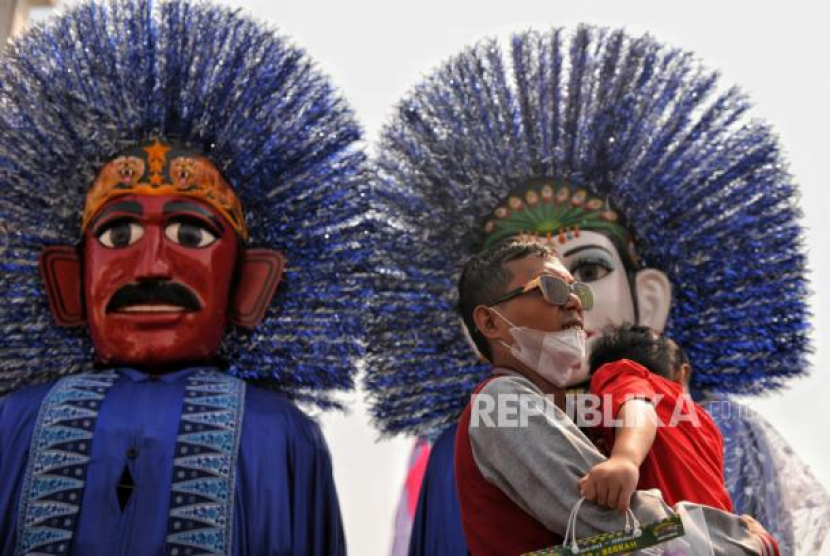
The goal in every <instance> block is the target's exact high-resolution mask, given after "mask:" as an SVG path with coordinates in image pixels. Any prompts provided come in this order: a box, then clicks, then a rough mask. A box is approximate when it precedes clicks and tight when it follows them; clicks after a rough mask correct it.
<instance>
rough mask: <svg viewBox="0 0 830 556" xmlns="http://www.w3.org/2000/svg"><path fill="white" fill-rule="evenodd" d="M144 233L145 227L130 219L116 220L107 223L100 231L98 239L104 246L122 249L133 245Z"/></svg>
mask: <svg viewBox="0 0 830 556" xmlns="http://www.w3.org/2000/svg"><path fill="white" fill-rule="evenodd" d="M143 235H144V228H142V227H141V226H140V225H139V224H136V223H135V222H130V221H129V220H116V221H115V222H112V223H110V224H105V225H104V227H103V229H102V230H100V231H99V232H98V241H100V242H101V245H103V246H104V247H110V248H113V249H120V248H122V247H127V246H128V245H132V244H133V243H135V242H136V241H138V240H139V239H141V236H143Z"/></svg>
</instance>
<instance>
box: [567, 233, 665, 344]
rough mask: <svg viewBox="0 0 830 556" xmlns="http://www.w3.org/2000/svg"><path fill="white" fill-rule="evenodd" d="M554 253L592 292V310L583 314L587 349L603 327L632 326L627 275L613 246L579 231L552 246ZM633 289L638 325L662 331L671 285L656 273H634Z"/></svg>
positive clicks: (644, 271)
mask: <svg viewBox="0 0 830 556" xmlns="http://www.w3.org/2000/svg"><path fill="white" fill-rule="evenodd" d="M555 248H556V252H557V253H558V255H559V257H560V258H561V259H562V262H563V263H564V265H565V267H566V268H567V269H568V271H570V273H571V274H572V275H573V277H574V278H575V279H576V280H578V281H580V282H585V283H586V284H588V285H589V286H590V287H591V289H592V290H593V292H594V307H593V309H591V310H590V311H585V332H586V334H587V336H588V342H589V346H590V344H591V341H592V339H593V338H595V337H596V336H598V335H600V334H601V333H602V330H603V328H604V327H607V326H619V325H620V324H622V323H624V322H634V317H635V315H634V301H633V296H632V291H631V285H630V284H629V281H628V273H627V272H626V270H625V266H624V265H623V262H622V259H621V258H620V254H619V252H618V251H617V248H616V247H615V246H614V243H613V242H612V241H611V240H610V239H608V237H606V236H605V235H603V234H601V233H599V232H592V231H582V232H580V233H579V237H575V236H574V237H572V238H571V239H567V240H565V243H564V244H563V243H559V242H558V241H556V244H555ZM634 282H635V286H634V287H635V289H636V293H637V300H638V303H639V319H638V322H637V324H642V325H645V326H650V327H651V328H653V329H655V330H657V331H662V330H663V328H664V327H665V325H666V319H667V318H668V314H669V309H670V308H671V284H670V283H669V281H668V278H667V277H666V275H665V274H663V273H662V272H660V271H659V270H655V269H644V270H640V271H639V272H637V275H636V278H635V281H634Z"/></svg>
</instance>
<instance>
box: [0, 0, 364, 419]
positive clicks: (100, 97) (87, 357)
mask: <svg viewBox="0 0 830 556" xmlns="http://www.w3.org/2000/svg"><path fill="white" fill-rule="evenodd" d="M0 107H2V108H0V336H2V338H3V342H2V344H0V395H2V394H3V393H6V392H9V391H11V390H13V389H15V388H18V387H20V386H22V385H27V384H34V383H36V382H38V381H48V380H53V379H55V378H56V377H58V376H61V375H66V374H72V373H78V372H82V371H84V370H89V369H90V368H91V363H92V345H91V342H90V339H89V336H88V334H87V333H86V331H85V330H81V329H71V328H60V327H57V326H54V325H52V324H51V316H50V313H49V307H48V304H47V299H46V294H45V291H44V287H43V282H42V281H41V279H40V277H39V275H38V269H37V261H38V257H39V256H40V253H41V251H42V249H43V247H44V246H47V245H56V244H57V245H61V244H62V245H74V244H75V243H77V241H78V239H79V237H80V235H79V234H80V224H81V211H82V208H83V205H84V199H85V194H86V192H87V189H88V188H89V186H90V185H91V184H92V180H93V178H94V177H95V175H96V174H97V173H98V171H99V170H100V168H101V166H102V165H103V163H104V162H105V161H107V160H108V159H109V158H110V157H112V156H114V155H115V154H116V153H119V152H120V151H122V150H123V149H125V148H126V147H129V146H133V145H135V144H137V143H140V142H143V141H145V140H148V139H153V138H160V139H162V140H165V141H168V142H171V143H176V144H178V145H181V146H182V147H185V148H188V149H192V150H194V151H199V152H201V153H204V154H205V156H207V157H208V158H209V159H210V160H211V161H212V162H213V163H215V164H216V166H217V167H218V168H219V169H220V170H221V171H222V173H223V175H224V176H225V178H226V179H227V180H228V182H229V183H230V184H231V186H232V187H233V188H234V190H235V192H236V194H237V196H238V197H239V199H240V201H241V203H242V206H243V211H244V213H245V218H246V224H247V227H248V229H249V230H250V232H251V237H250V239H249V244H250V246H252V247H267V248H271V249H276V250H279V251H282V252H283V253H285V255H286V258H287V266H286V268H285V273H284V275H283V279H282V282H281V283H280V285H279V288H278V289H277V293H276V296H275V298H274V300H273V302H272V304H271V306H270V307H269V308H268V310H267V313H266V315H265V320H264V321H263V322H262V324H261V325H260V326H259V327H257V329H256V330H253V331H251V330H247V329H242V328H240V327H232V328H231V329H230V330H229V331H228V334H227V336H226V339H225V342H224V344H223V347H222V350H221V354H220V355H221V356H222V358H223V360H224V361H227V364H228V372H229V373H230V374H233V375H234V376H238V377H240V378H246V379H257V380H258V381H260V382H263V383H267V384H268V385H269V386H270V387H272V388H275V389H278V390H279V391H281V392H283V393H284V394H285V395H287V396H289V397H291V398H293V399H298V400H303V401H308V402H310V403H316V404H317V405H319V406H321V407H330V406H331V405H337V404H336V403H335V401H334V400H335V396H333V395H332V394H333V393H335V392H338V391H345V390H350V389H351V388H353V385H354V384H353V383H354V380H353V379H354V375H355V373H356V371H357V361H358V360H359V359H360V356H361V355H362V354H363V347H362V345H363V344H362V341H361V338H362V337H363V334H362V325H361V323H362V321H361V318H360V317H361V315H362V314H363V312H364V309H365V306H366V304H367V303H368V300H369V299H370V298H371V297H372V290H371V284H370V283H369V282H368V281H367V273H368V270H367V264H366V261H367V259H368V248H369V245H368V244H367V242H366V238H367V237H369V236H370V235H371V234H370V231H371V227H370V223H369V222H368V221H367V220H366V219H365V217H364V216H365V213H366V212H367V209H368V204H367V196H366V189H367V187H368V186H367V183H366V182H367V179H366V176H365V156H364V154H363V152H362V150H361V147H360V146H359V142H358V141H359V139H360V135H361V132H360V128H359V126H358V124H357V122H356V119H355V117H354V114H353V113H352V111H351V109H350V108H349V106H348V105H347V103H346V102H345V101H344V99H343V98H342V97H341V96H340V94H339V93H338V91H337V90H336V89H335V87H334V85H333V84H332V83H331V81H330V80H329V79H328V77H327V76H325V75H323V74H322V73H321V72H320V71H319V70H318V69H317V68H315V67H314V63H313V61H312V60H311V58H310V57H309V56H308V55H307V54H306V53H305V52H304V51H303V50H302V49H300V48H298V47H297V46H294V45H293V44H292V42H291V41H289V40H287V39H286V38H284V37H282V36H280V34H279V33H277V31H276V30H274V29H273V28H271V27H270V26H268V25H265V24H262V23H260V22H257V21H254V20H253V19H249V18H248V17H245V16H244V15H242V14H241V13H240V12H239V11H238V10H234V9H231V8H228V7H223V6H218V5H215V4H212V3H210V2H201V1H199V2H189V1H187V0H158V1H156V0H107V1H85V2H81V3H77V4H76V3H72V5H71V6H68V7H67V10H66V13H64V14H63V15H60V16H59V17H55V18H52V19H50V20H48V21H47V22H45V23H44V24H41V25H37V26H35V27H34V28H32V29H31V30H29V31H28V32H26V33H24V34H23V35H22V36H20V37H18V38H16V39H14V40H13V41H12V42H11V43H10V44H9V45H8V47H7V48H5V49H4V50H3V52H2V59H0Z"/></svg>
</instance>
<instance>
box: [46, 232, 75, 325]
mask: <svg viewBox="0 0 830 556" xmlns="http://www.w3.org/2000/svg"><path fill="white" fill-rule="evenodd" d="M39 269H40V276H41V278H42V279H43V283H44V284H45V285H46V296H47V297H48V298H49V308H50V309H51V310H52V316H54V318H55V321H56V322H57V323H58V325H59V326H83V325H84V324H85V323H86V317H85V314H84V301H83V293H82V284H83V270H82V267H81V257H80V255H79V254H78V250H77V249H76V248H74V247H68V246H60V247H58V246H50V247H44V249H43V252H42V253H41V254H40V265H39Z"/></svg>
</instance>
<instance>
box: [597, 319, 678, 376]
mask: <svg viewBox="0 0 830 556" xmlns="http://www.w3.org/2000/svg"><path fill="white" fill-rule="evenodd" d="M620 359H630V360H631V361H634V362H635V363H639V364H640V365H642V366H643V367H645V368H646V369H648V370H649V371H651V372H653V373H654V374H657V375H660V376H662V377H663V378H667V379H669V380H674V377H675V372H676V371H677V369H679V368H680V366H681V365H683V364H684V363H688V362H689V358H688V357H687V356H686V353H685V352H684V351H683V350H682V349H681V348H680V346H678V345H677V344H676V343H675V342H673V341H672V340H671V339H670V338H668V337H667V336H665V335H663V334H660V333H658V332H655V331H654V330H652V329H651V328H649V327H647V326H640V325H637V324H629V323H626V324H623V325H621V326H619V327H617V328H610V329H608V330H606V332H605V333H604V334H603V335H602V336H601V337H600V338H598V339H597V341H596V342H595V343H594V345H593V347H592V348H591V357H590V360H589V365H590V369H591V374H593V373H595V372H596V371H597V369H599V368H600V367H602V366H603V365H605V364H606V363H613V362H614V361H619V360H620Z"/></svg>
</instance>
